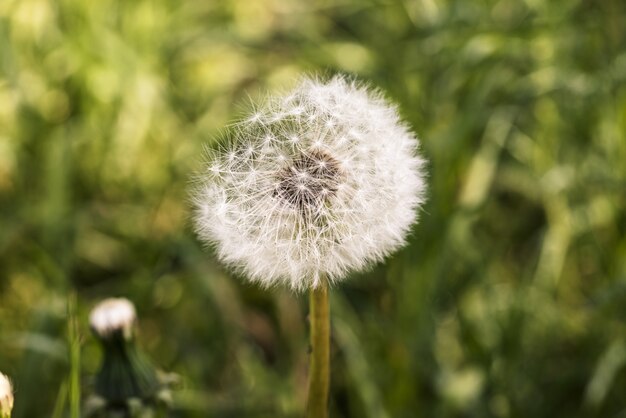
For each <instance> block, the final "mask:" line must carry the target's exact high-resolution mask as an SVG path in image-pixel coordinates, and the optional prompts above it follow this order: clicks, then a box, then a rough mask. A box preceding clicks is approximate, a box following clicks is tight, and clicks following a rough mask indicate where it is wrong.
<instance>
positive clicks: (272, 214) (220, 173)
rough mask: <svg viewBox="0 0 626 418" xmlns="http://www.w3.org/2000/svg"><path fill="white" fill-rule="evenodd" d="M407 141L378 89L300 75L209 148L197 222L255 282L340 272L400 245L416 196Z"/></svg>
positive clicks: (420, 189) (419, 175)
mask: <svg viewBox="0 0 626 418" xmlns="http://www.w3.org/2000/svg"><path fill="white" fill-rule="evenodd" d="M417 147H418V142H417V139H416V137H415V135H414V134H413V133H411V131H410V130H409V129H408V127H407V126H406V125H405V124H404V123H403V122H401V121H400V118H399V116H398V113H397V111H396V108H395V107H394V106H392V105H390V104H389V103H388V102H387V101H386V100H384V99H383V97H382V96H381V95H380V94H379V93H376V92H373V91H371V90H370V89H368V88H366V87H365V86H363V85H361V84H359V83H357V82H354V81H350V80H348V79H346V78H344V77H334V78H332V79H330V80H328V81H325V82H323V81H319V80H314V79H304V80H302V81H301V82H300V83H299V84H298V85H297V87H296V88H295V89H294V90H293V91H291V92H290V93H288V94H287V95H285V96H283V97H273V98H269V99H268V100H267V101H266V102H265V103H264V104H262V105H261V106H260V107H259V108H257V109H256V110H255V112H254V114H253V115H252V116H250V117H248V118H245V119H244V120H243V122H241V123H239V124H238V125H236V126H235V128H234V129H233V131H232V132H231V135H230V137H229V138H228V141H226V143H225V144H223V145H222V147H221V149H220V150H219V151H213V152H210V154H209V158H208V159H209V161H208V165H207V170H206V171H205V172H204V173H203V175H202V176H201V179H200V186H199V187H198V188H197V189H196V191H195V193H194V201H195V207H196V211H195V225H196V230H197V232H198V235H199V236H200V238H201V239H202V240H204V241H205V242H207V243H209V244H212V245H214V246H215V247H216V250H217V254H218V257H219V258H220V259H221V260H222V261H223V262H225V263H226V264H228V265H230V266H232V267H233V268H235V269H236V270H238V271H240V272H242V273H244V275H245V276H246V277H248V278H249V279H250V280H252V281H255V282H259V283H261V284H262V285H265V286H273V285H275V284H278V283H284V284H287V285H288V286H289V287H291V288H292V289H294V290H304V289H307V288H317V287H318V286H320V285H321V283H320V282H321V277H325V278H326V279H327V280H328V281H329V282H337V281H340V280H342V279H344V278H345V277H346V276H347V274H348V273H349V272H351V271H359V270H363V269H364V268H366V267H368V266H370V265H371V264H372V263H375V262H378V261H381V260H382V259H383V258H384V257H386V256H387V255H389V254H391V253H392V252H393V251H395V250H397V249H398V248H400V247H401V246H402V245H404V243H405V240H406V236H407V234H408V232H409V229H410V228H411V225H412V224H413V223H414V222H415V220H416V218H417V211H418V208H419V207H420V205H421V204H422V203H423V200H424V191H425V182H424V173H423V167H424V160H423V159H422V158H421V157H420V156H419V155H418V154H417Z"/></svg>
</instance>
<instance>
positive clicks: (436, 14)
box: [0, 0, 626, 418]
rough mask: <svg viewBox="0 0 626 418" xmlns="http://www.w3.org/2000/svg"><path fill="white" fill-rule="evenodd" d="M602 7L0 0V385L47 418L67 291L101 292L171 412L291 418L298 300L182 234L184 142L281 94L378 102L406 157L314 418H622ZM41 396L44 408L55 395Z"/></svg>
mask: <svg viewBox="0 0 626 418" xmlns="http://www.w3.org/2000/svg"><path fill="white" fill-rule="evenodd" d="M625 9H626V4H625V3H624V2H623V1H621V0H603V1H588V0H585V1H583V0H569V1H566V0H554V1H550V0H527V1H515V0H500V1H495V0H483V1H460V0H459V1H453V0H448V1H436V0H420V1H400V0H398V1H394V0H388V1H354V0H340V1H337V2H334V1H313V0H312V1H297V0H268V1H252V0H229V1H219V2H218V1H202V0H188V1H176V0H134V1H129V0H98V1H89V0H58V1H46V0H1V1H0V370H2V371H3V372H5V373H7V374H9V375H10V376H11V377H12V379H13V382H14V385H15V387H16V394H15V397H16V406H15V409H14V415H13V416H14V418H33V417H47V416H50V414H51V411H52V410H53V408H54V406H55V403H56V402H57V398H58V397H59V394H61V395H63V390H62V388H63V387H64V386H63V385H62V382H64V381H66V380H67V377H68V371H69V364H70V363H69V361H68V343H67V337H66V328H67V325H66V322H67V321H66V314H65V312H66V302H67V299H68V295H69V294H70V293H71V292H72V291H73V289H75V290H76V291H77V294H78V308H79V309H78V310H79V331H80V336H81V344H82V352H81V354H82V356H81V375H82V377H83V378H82V381H83V382H84V384H83V389H84V391H83V392H84V393H87V394H88V393H89V388H90V385H89V380H90V377H91V376H93V374H94V373H95V372H96V371H97V369H98V366H99V362H100V358H101V353H100V350H99V346H98V344H97V342H96V341H95V340H94V338H93V337H92V336H91V334H90V332H89V329H88V323H87V315H88V312H89V310H90V308H91V307H92V306H93V305H94V304H95V303H96V302H97V301H98V300H100V299H102V298H104V297H108V296H126V297H128V298H130V299H132V300H133V301H134V302H135V303H136V305H137V309H138V312H139V317H140V343H141V345H142V347H143V348H144V350H145V351H146V352H147V353H148V354H149V355H150V357H151V358H152V359H153V361H154V362H155V363H156V364H158V365H159V366H160V367H161V368H162V369H164V370H167V371H171V372H175V373H177V374H179V375H180V377H181V383H180V384H179V387H178V389H177V391H176V416H180V417H212V416H215V417H298V416H301V415H302V412H303V406H304V404H305V397H306V393H305V391H306V369H307V327H306V312H307V307H306V304H307V300H306V297H305V295H293V294H291V293H290V292H289V291H287V290H285V289H274V290H271V291H264V290H261V289H259V288H258V287H256V286H254V285H250V284H247V283H245V282H244V281H243V280H241V278H238V277H233V276H232V275H231V274H230V273H229V272H228V271H226V270H224V269H223V268H222V267H220V266H219V264H218V263H217V262H216V260H215V257H214V255H213V252H212V251H211V250H210V249H204V248H203V246H202V244H201V243H199V242H198V241H197V239H196V238H195V236H194V233H193V231H192V228H191V225H190V220H189V212H190V204H189V198H188V195H187V191H188V189H189V186H190V177H191V175H192V174H193V173H194V172H196V171H197V170H198V169H199V168H200V166H201V160H202V158H201V155H202V148H203V146H206V145H209V146H210V144H211V143H212V141H213V140H214V138H215V137H216V136H217V135H219V133H220V132H221V131H222V130H223V128H224V127H225V126H226V125H227V124H228V123H230V122H232V121H234V120H236V118H237V117H238V115H240V114H241V109H242V105H245V103H247V102H248V101H249V97H252V98H254V97H259V96H261V95H263V94H265V93H267V92H275V91H281V90H283V89H285V88H288V87H289V86H291V85H293V83H294V81H295V79H296V78H297V77H298V75H300V74H302V73H309V74H318V73H323V74H333V73H335V72H343V73H351V74H355V75H356V76H358V77H359V78H360V79H362V80H365V81H368V82H370V83H372V84H373V85H375V86H378V87H380V88H382V89H383V90H384V91H385V92H386V93H387V94H388V97H389V98H390V99H392V100H393V101H395V102H397V103H398V105H399V108H400V112H401V114H402V115H403V117H404V118H405V119H406V120H407V121H408V122H409V123H410V124H411V125H412V126H413V127H414V129H415V131H416V132H417V133H418V135H419V137H420V138H421V142H422V153H423V154H424V155H425V156H426V157H427V159H428V160H429V166H428V172H429V180H428V183H429V198H428V203H427V204H426V205H425V206H424V207H423V209H422V211H421V214H420V222H419V224H418V225H417V226H416V227H415V228H414V229H413V233H412V235H411V238H410V245H409V246H408V247H406V248H405V249H404V250H402V251H400V252H399V253H397V254H396V255H394V256H392V257H391V258H390V259H388V260H387V262H386V263H385V264H384V265H379V266H376V267H375V268H373V269H372V270H371V271H370V272H366V273H363V274H354V275H353V276H352V277H350V278H349V280H347V281H346V282H344V283H342V284H341V286H338V287H337V288H335V289H333V295H332V311H333V346H332V361H333V372H332V373H333V376H332V379H333V382H332V394H331V412H332V414H331V415H332V416H333V417H358V418H368V417H371V418H387V417H388V418H409V417H427V418H430V417H434V418H437V417H476V418H483V417H502V418H506V417H520V418H528V417H533V418H540V417H568V418H573V417H626V323H625V321H626V238H625V237H626V210H625V209H626V83H625V81H626V10H625ZM61 397H62V396H61Z"/></svg>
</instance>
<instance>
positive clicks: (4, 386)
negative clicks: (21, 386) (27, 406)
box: [0, 373, 13, 418]
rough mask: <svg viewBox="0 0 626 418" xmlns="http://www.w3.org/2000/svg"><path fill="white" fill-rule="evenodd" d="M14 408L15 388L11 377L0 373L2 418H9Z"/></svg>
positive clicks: (0, 410)
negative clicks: (12, 385) (10, 379)
mask: <svg viewBox="0 0 626 418" xmlns="http://www.w3.org/2000/svg"><path fill="white" fill-rule="evenodd" d="M12 409H13V388H12V387H11V382H10V381H9V378H8V377H6V376H5V375H3V374H2V373H0V418H9V417H10V416H11V410H12Z"/></svg>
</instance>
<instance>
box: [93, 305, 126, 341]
mask: <svg viewBox="0 0 626 418" xmlns="http://www.w3.org/2000/svg"><path fill="white" fill-rule="evenodd" d="M136 318H137V314H136V312H135V306H134V305H133V303H132V302H131V301H129V300H128V299H125V298H109V299H105V300H103V301H102V302H100V303H98V304H97V305H96V306H95V307H94V308H93V309H92V310H91V313H90V314H89V324H90V326H91V329H92V330H93V331H94V332H95V333H96V334H97V335H98V336H99V337H101V338H108V337H110V336H111V335H112V334H114V333H117V332H121V333H122V335H123V336H124V337H125V338H130V337H131V335H132V331H133V326H134V323H135V320H136Z"/></svg>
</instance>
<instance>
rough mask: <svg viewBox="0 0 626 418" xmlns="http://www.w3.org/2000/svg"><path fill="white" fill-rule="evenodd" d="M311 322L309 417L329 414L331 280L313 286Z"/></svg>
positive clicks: (324, 416) (315, 417)
mask: <svg viewBox="0 0 626 418" xmlns="http://www.w3.org/2000/svg"><path fill="white" fill-rule="evenodd" d="M309 301H310V302H309V303H310V306H309V321H310V324H311V360H310V365H309V396H308V403H307V415H306V416H307V418H327V417H328V389H329V386H330V305H329V303H328V283H327V282H326V280H325V279H323V280H322V283H321V285H320V286H319V287H317V288H315V289H311V292H310V296H309Z"/></svg>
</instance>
